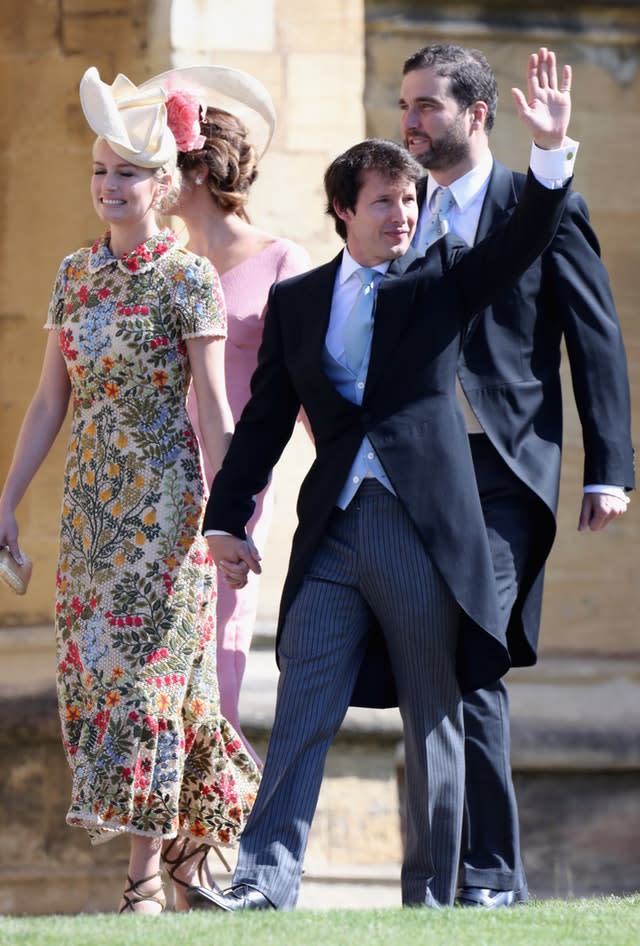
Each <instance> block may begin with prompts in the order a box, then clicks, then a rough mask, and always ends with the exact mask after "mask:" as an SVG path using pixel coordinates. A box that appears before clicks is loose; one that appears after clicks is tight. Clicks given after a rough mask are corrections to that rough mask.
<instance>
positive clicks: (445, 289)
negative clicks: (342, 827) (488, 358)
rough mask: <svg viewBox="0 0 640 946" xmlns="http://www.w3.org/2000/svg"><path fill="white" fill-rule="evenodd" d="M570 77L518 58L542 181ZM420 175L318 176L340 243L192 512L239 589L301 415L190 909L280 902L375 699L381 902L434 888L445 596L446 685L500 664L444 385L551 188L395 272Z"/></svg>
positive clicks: (445, 735)
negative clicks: (240, 737) (461, 643)
mask: <svg viewBox="0 0 640 946" xmlns="http://www.w3.org/2000/svg"><path fill="white" fill-rule="evenodd" d="M570 78H571V76H570V69H569V68H568V67H565V69H564V71H563V76H562V80H561V83H560V87H558V81H557V74H556V68H555V57H554V56H553V54H552V53H550V52H548V51H547V50H540V53H539V54H534V55H533V56H532V57H531V59H530V63H529V74H528V86H529V102H530V106H529V105H527V102H526V101H525V99H524V96H523V95H522V93H520V92H518V94H517V96H516V98H517V102H518V106H519V111H520V113H521V115H522V118H523V120H524V122H525V124H526V125H527V126H528V127H529V129H530V130H531V131H532V133H533V136H534V140H535V142H536V143H537V144H538V145H540V146H541V147H542V148H545V149H552V150H550V151H546V150H545V151H540V150H539V149H538V148H534V155H533V157H532V170H533V171H534V173H538V174H540V176H541V177H542V178H544V179H553V180H554V181H555V179H557V178H565V177H567V176H568V175H570V173H571V172H570V170H569V167H568V165H567V164H566V163H565V158H566V154H565V152H566V150H567V149H566V148H563V147H561V145H563V143H564V142H565V137H564V136H565V131H566V127H567V123H568V114H569V111H570V102H569V94H568V90H569V84H570ZM568 150H572V151H574V150H575V149H574V148H569V149H568ZM558 159H559V163H558V164H557V163H556V162H558ZM551 165H552V166H553V168H551V167H550V166H551ZM557 168H560V169H561V172H562V173H557ZM554 169H555V170H554ZM421 173H422V171H421V168H420V166H419V165H418V164H417V162H415V161H414V160H413V159H412V158H411V157H410V156H409V155H408V154H407V152H406V151H405V149H404V148H402V147H400V146H399V145H396V144H393V143H392V142H385V141H379V140H372V141H364V142H362V143H361V144H358V145H356V146H355V147H353V148H350V149H349V150H348V151H347V152H345V154H343V155H341V156H340V157H338V158H336V160H335V161H334V162H333V163H332V165H331V166H330V167H329V169H328V171H327V173H326V176H325V189H326V195H327V206H328V210H329V213H330V214H331V215H332V216H333V218H334V220H335V222H336V226H337V229H338V231H339V232H340V233H341V234H342V235H343V237H344V238H345V240H346V246H345V248H344V249H343V250H342V252H341V253H340V254H339V255H338V256H337V257H336V258H335V259H334V260H332V261H331V262H330V263H327V264H325V265H324V266H320V267H318V268H316V269H313V270H311V271H310V272H308V273H305V274H303V275H300V276H296V277H294V278H292V279H288V280H284V281H283V282H280V283H278V284H276V285H274V286H273V287H272V289H271V292H270V296H269V303H268V309H267V314H266V318H265V327H264V336H263V342H262V346H261V348H260V354H259V359H258V367H257V369H256V372H255V374H254V376H253V379H252V384H251V390H252V396H251V399H250V401H249V403H248V405H247V406H246V408H245V410H244V412H243V414H242V417H241V418H240V421H239V423H238V425H237V427H236V430H235V433H234V436H233V439H232V442H231V445H230V447H229V451H228V453H227V456H226V459H225V462H224V464H223V467H222V469H221V471H220V473H219V474H218V476H217V477H216V479H215V481H214V483H213V486H212V490H211V496H210V498H209V503H208V506H207V512H206V516H205V522H204V527H205V534H206V535H208V537H209V544H210V547H211V551H212V553H213V557H214V559H215V561H216V564H217V565H218V568H219V573H220V575H221V576H222V577H223V578H227V580H230V581H232V582H234V583H236V584H241V583H242V581H244V580H245V576H246V573H247V571H248V569H249V568H250V569H252V570H253V571H258V570H259V568H260V566H259V563H258V561H257V559H256V557H255V555H254V552H253V551H252V548H251V546H250V544H249V542H248V541H247V538H246V534H245V525H246V523H247V521H248V519H249V517H250V516H251V512H252V509H253V496H254V495H255V494H256V493H258V492H260V490H261V489H262V487H263V486H264V484H265V483H266V482H267V480H268V478H269V476H270V474H271V470H272V468H273V466H274V465H275V463H276V462H277V460H278V459H279V457H280V455H281V453H282V451H283V449H284V447H285V445H286V444H287V442H288V440H289V438H290V436H291V433H292V431H293V428H294V424H295V420H296V417H297V415H298V413H299V411H300V408H301V407H303V408H304V409H305V411H306V414H307V417H308V420H309V424H310V426H311V429H312V431H313V436H314V439H315V445H316V458H315V461H314V463H313V465H312V467H311V469H310V471H309V473H308V474H307V477H306V479H305V481H304V483H303V485H302V488H301V490H300V496H299V500H298V515H299V525H298V529H297V531H296V534H295V537H294V540H293V548H292V553H291V561H290V565H289V572H288V574H287V578H286V582H285V587H284V591H283V595H282V604H281V612H280V625H279V629H278V639H277V653H278V659H279V666H280V680H279V684H278V698H277V704H276V710H275V718H274V723H273V729H272V732H271V738H270V742H269V750H268V753H267V758H266V761H265V767H264V773H263V778H262V782H261V786H260V790H259V792H258V797H257V799H256V803H255V807H254V808H253V811H252V813H251V816H250V818H249V822H248V824H247V827H246V829H245V832H244V834H243V837H242V842H241V846H240V853H239V858H238V863H237V867H236V870H235V874H234V884H233V886H232V887H231V889H230V890H229V891H227V892H225V893H218V892H215V891H211V890H205V889H204V888H193V889H192V890H190V891H189V892H188V894H187V897H188V899H189V902H190V903H191V905H192V906H201V907H202V906H208V907H210V908H211V907H212V908H215V909H219V910H227V911H235V910H247V909H248V910H256V909H266V908H269V907H277V908H279V909H290V908H292V907H293V906H294V905H295V903H296V901H297V896H298V890H299V885H300V877H301V874H302V863H303V858H304V852H305V848H306V843H307V838H308V834H309V829H310V827H311V822H312V819H313V814H314V811H315V807H316V803H317V799H318V793H319V790H320V784H321V781H322V774H323V768H324V760H325V756H326V753H327V751H328V749H329V746H330V744H331V741H332V740H333V738H334V736H335V734H336V732H337V731H338V728H339V726H340V724H341V723H342V720H343V718H344V715H345V713H346V711H347V708H348V706H349V704H350V703H354V702H359V703H360V704H361V705H368V706H375V705H378V706H380V705H392V703H393V702H397V704H398V705H399V707H400V711H401V714H402V721H403V728H404V739H405V746H406V760H407V762H406V771H407V779H406V783H407V799H408V803H407V810H408V832H407V838H408V839H407V845H406V850H405V857H404V863H403V868H402V900H403V903H404V904H405V905H407V906H430V907H432V906H436V905H439V904H451V903H452V902H453V897H454V894H455V885H456V876H457V864H458V851H459V845H460V832H461V826H462V801H463V794H464V769H463V766H464V741H463V728H462V707H461V699H460V689H459V684H458V668H457V666H456V653H457V641H458V626H459V618H460V611H461V608H463V609H465V610H466V611H467V613H468V614H470V616H471V618H472V619H473V622H474V624H473V632H472V634H471V635H470V637H471V638H472V639H473V640H472V641H471V640H470V642H469V645H468V646H467V647H465V653H466V655H467V664H466V666H465V667H464V668H462V673H463V677H466V678H468V679H469V680H471V681H473V683H475V684H478V683H479V682H481V681H483V680H485V679H493V678H494V676H495V674H496V672H500V671H501V670H502V669H504V666H505V661H506V659H507V654H506V648H505V641H504V639H502V638H501V637H500V635H499V634H498V635H496V633H495V630H496V628H497V627H498V625H499V614H498V603H497V595H496V593H495V587H494V582H493V572H492V566H491V558H490V555H489V547H488V543H487V537H486V532H485V529H484V524H483V521H482V512H481V509H480V503H479V500H478V493H477V490H476V487H475V482H474V474H473V467H472V463H471V456H470V453H469V444H468V440H467V436H466V432H465V428H464V421H463V418H462V414H461V412H460V409H459V407H458V405H457V402H456V399H455V390H454V377H455V368H456V363H457V357H458V350H459V345H460V336H461V331H462V328H463V326H464V324H465V323H466V321H467V320H468V319H469V318H470V317H471V315H472V313H473V312H475V311H476V310H477V309H478V308H479V307H481V306H483V305H486V304H488V302H489V300H490V299H491V298H493V295H494V294H495V293H497V292H500V291H501V290H505V289H506V288H507V287H508V286H509V285H511V284H512V283H513V281H514V280H515V279H517V278H518V275H519V273H520V272H522V271H523V269H525V268H526V267H527V266H529V265H530V264H531V263H532V261H533V260H534V259H535V257H536V256H537V255H538V253H539V252H541V250H542V249H543V248H544V246H545V245H546V244H547V243H548V241H549V239H551V237H552V235H553V233H554V230H555V225H556V222H557V220H558V219H559V218H560V215H561V212H562V208H563V206H564V203H565V201H566V197H567V193H568V192H567V189H566V187H564V186H562V183H561V182H560V184H559V186H558V187H557V188H554V186H553V185H552V183H551V181H550V180H546V183H545V184H543V183H539V182H538V181H536V179H535V177H534V175H533V174H531V175H530V177H529V179H528V181H527V185H526V186H525V191H524V194H523V200H522V203H521V206H520V208H519V210H518V211H517V212H516V213H515V214H514V215H513V217H512V218H511V220H510V221H509V222H508V223H507V224H506V226H505V228H504V229H503V231H501V232H498V231H496V233H495V234H493V235H492V237H491V238H490V239H489V240H487V241H486V243H484V244H481V245H479V246H477V247H474V248H473V249H470V248H469V247H468V246H466V245H465V244H464V243H462V242H461V241H454V240H443V241H441V243H440V244H439V245H438V247H437V249H435V250H434V252H433V253H432V254H430V255H429V256H427V257H426V258H425V259H424V260H422V261H421V265H420V266H418V267H416V268H415V269H412V264H413V263H414V262H415V261H416V259H417V257H416V254H415V253H414V252H413V251H412V250H411V249H410V241H411V237H412V235H413V231H414V225H415V220H416V215H417V205H416V180H417V179H418V177H419V176H420V174H421ZM374 302H375V305H374ZM445 314H446V318H444V317H443V316H444V315H445ZM376 657H377V658H378V664H374V660H375V658H376ZM380 658H382V659H380ZM496 668H500V670H497V669H496ZM375 671H377V673H376V674H375V675H372V674H374V673H375ZM354 803H356V804H357V799H354Z"/></svg>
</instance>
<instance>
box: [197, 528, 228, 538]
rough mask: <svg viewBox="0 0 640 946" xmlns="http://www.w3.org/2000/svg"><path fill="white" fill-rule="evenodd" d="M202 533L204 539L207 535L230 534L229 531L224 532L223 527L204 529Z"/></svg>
mask: <svg viewBox="0 0 640 946" xmlns="http://www.w3.org/2000/svg"><path fill="white" fill-rule="evenodd" d="M203 535H204V537H205V539H206V537H207V536H208V535H231V532H225V531H224V529H205V530H204V533H203Z"/></svg>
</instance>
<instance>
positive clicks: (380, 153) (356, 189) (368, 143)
mask: <svg viewBox="0 0 640 946" xmlns="http://www.w3.org/2000/svg"><path fill="white" fill-rule="evenodd" d="M364 171H378V172H379V173H380V174H381V175H382V176H383V177H385V178H387V179H388V180H390V181H407V182H411V183H415V182H416V181H417V180H419V179H420V178H421V177H422V176H423V174H424V169H423V168H422V166H421V165H420V164H418V162H417V161H415V160H414V159H413V158H412V157H411V155H410V154H409V152H408V151H406V150H405V148H402V147H400V145H398V144H396V143H395V141H386V140H385V139H383V138H367V139H366V140H365V141H361V142H360V143H359V144H357V145H354V146H353V147H352V148H349V149H348V150H347V151H345V152H344V154H341V155H339V156H338V157H337V158H335V160H333V161H332V162H331V164H330V165H329V167H328V168H327V170H326V172H325V175H324V190H325V194H326V196H327V208H326V212H327V213H328V214H329V215H330V216H331V217H333V220H334V223H335V228H336V233H337V234H338V236H340V237H342V239H343V240H346V239H347V228H346V226H345V223H344V220H341V219H340V217H339V216H338V215H337V213H336V212H335V209H334V206H333V205H334V201H335V203H336V204H337V205H338V207H340V209H341V210H355V207H356V203H357V201H358V194H359V193H360V190H361V189H362V185H363V172H364Z"/></svg>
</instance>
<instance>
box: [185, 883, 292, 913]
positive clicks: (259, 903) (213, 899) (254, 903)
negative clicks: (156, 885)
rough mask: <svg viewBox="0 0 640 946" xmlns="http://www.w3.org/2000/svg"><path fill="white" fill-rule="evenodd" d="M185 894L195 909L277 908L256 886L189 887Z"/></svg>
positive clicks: (232, 911) (230, 910)
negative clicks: (225, 887) (216, 888)
mask: <svg viewBox="0 0 640 946" xmlns="http://www.w3.org/2000/svg"><path fill="white" fill-rule="evenodd" d="M185 896H186V898H187V903H188V904H189V906H190V907H191V908H192V909H193V910H224V911H225V912H226V913H235V911H236V910H275V909H276V908H275V907H274V905H273V904H272V903H271V901H270V900H267V898H266V897H265V895H264V894H263V893H260V891H259V890H258V889H257V888H256V887H250V886H249V885H248V884H237V885H236V886H235V887H229V889H228V890H211V889H209V888H208V887H188V888H187V890H186V892H185Z"/></svg>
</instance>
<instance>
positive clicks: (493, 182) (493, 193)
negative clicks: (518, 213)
mask: <svg viewBox="0 0 640 946" xmlns="http://www.w3.org/2000/svg"><path fill="white" fill-rule="evenodd" d="M515 204H516V194H515V191H514V187H513V175H512V173H511V171H510V170H509V168H506V167H505V166H504V164H500V162H499V161H494V162H493V169H492V171H491V177H490V178H489V186H488V188H487V193H486V196H485V198H484V201H483V204H482V210H481V211H480V219H479V221H478V229H477V232H476V243H479V242H480V240H484V238H485V237H486V236H488V235H489V233H490V231H491V229H492V228H493V227H495V226H496V224H498V223H500V221H501V220H503V219H505V218H506V217H507V216H508V215H509V213H510V212H511V210H512V209H513V207H514V206H515Z"/></svg>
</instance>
